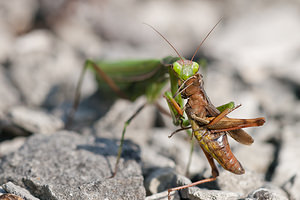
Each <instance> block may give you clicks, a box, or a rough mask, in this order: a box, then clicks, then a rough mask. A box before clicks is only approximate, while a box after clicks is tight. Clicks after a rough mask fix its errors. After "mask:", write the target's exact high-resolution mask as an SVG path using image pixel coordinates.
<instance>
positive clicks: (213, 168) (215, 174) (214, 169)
mask: <svg viewBox="0 0 300 200" xmlns="http://www.w3.org/2000/svg"><path fill="white" fill-rule="evenodd" d="M200 147H201V149H202V150H203V152H204V154H205V156H206V158H207V160H208V162H209V165H210V167H211V173H212V177H211V178H206V179H202V180H200V181H196V182H194V183H191V184H188V185H183V186H179V187H175V188H171V189H168V200H170V199H171V192H173V191H177V190H182V189H185V188H189V187H192V186H196V185H200V184H203V183H208V182H212V181H215V180H216V179H217V177H218V176H219V171H218V168H217V166H216V164H215V162H214V159H213V157H212V156H211V155H209V154H208V153H207V152H206V151H205V150H204V149H203V148H202V146H200Z"/></svg>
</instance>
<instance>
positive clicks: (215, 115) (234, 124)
mask: <svg viewBox="0 0 300 200" xmlns="http://www.w3.org/2000/svg"><path fill="white" fill-rule="evenodd" d="M219 22H220V21H219ZM219 22H218V23H217V24H216V25H215V26H214V27H213V28H212V29H211V30H210V32H209V33H208V34H207V35H206V37H205V38H204V39H203V40H202V42H201V43H200V45H199V46H198V48H197V49H196V51H195V53H194V55H193V57H192V58H191V59H190V60H185V59H184V58H183V57H182V56H181V55H180V54H179V53H178V51H177V50H176V49H175V48H174V47H173V45H172V44H170V42H169V41H168V40H167V39H166V38H165V37H164V36H163V35H162V34H161V33H159V32H158V31H157V30H156V29H155V28H153V27H152V26H150V25H148V24H147V25H148V26H150V27H151V28H152V29H153V30H154V31H155V32H157V33H158V34H159V35H160V36H161V37H162V38H163V39H164V40H165V41H166V42H167V43H168V44H169V45H170V46H171V47H172V48H173V49H174V50H175V52H176V54H177V55H178V57H166V58H164V59H162V60H158V59H153V60H123V61H117V62H95V61H92V60H88V61H86V63H85V66H84V69H83V71H82V73H81V76H80V79H79V81H78V84H77V88H76V94H75V98H74V99H75V100H74V103H73V109H72V111H71V112H70V116H71V117H70V118H72V116H73V115H74V112H75V111H76V109H77V107H78V104H79V99H80V87H81V84H82V81H83V76H84V73H85V71H86V69H88V68H91V69H92V70H93V71H95V72H96V74H97V76H98V78H101V79H103V80H104V81H105V82H106V83H107V84H108V86H109V87H110V88H111V89H112V90H113V91H114V92H115V93H116V94H117V95H118V96H119V97H121V98H125V99H128V100H131V101H134V100H135V99H136V98H138V97H139V96H141V95H145V96H146V98H147V103H145V104H143V105H142V106H141V107H139V108H138V110H137V111H136V112H135V113H133V115H132V116H131V117H130V118H129V119H128V120H127V121H126V122H125V124H124V128H123V131H122V137H121V141H120V146H119V149H118V155H117V160H116V164H115V170H114V172H113V174H112V177H114V176H115V175H116V173H117V169H118V163H119V161H120V158H121V153H122V147H123V141H124V137H125V133H126V128H127V126H128V125H129V124H130V122H131V121H132V120H133V119H134V118H135V117H136V116H137V115H138V113H139V112H140V111H141V110H142V109H143V108H144V107H145V106H146V104H148V103H155V102H156V100H157V99H158V98H159V97H160V96H161V93H162V89H163V88H164V86H165V85H166V84H167V82H168V81H170V85H171V90H170V91H167V92H165V93H164V98H165V99H166V101H167V103H168V106H169V110H170V113H171V116H172V118H173V123H174V124H175V125H176V126H180V129H178V130H176V131H174V132H173V133H172V134H171V136H172V135H174V134H175V133H177V132H179V131H181V130H187V129H192V135H193V136H195V138H196V139H197V141H198V143H199V145H200V147H201V148H202V150H203V152H204V154H205V156H206V158H207V159H208V161H209V164H210V166H211V168H212V176H213V177H212V178H207V179H203V180H200V181H197V182H195V183H192V184H189V185H185V186H179V187H176V188H171V189H169V190H168V199H170V193H171V192H172V191H176V190H180V189H184V188H187V187H191V186H194V185H198V184H201V183H205V182H210V181H214V180H216V177H217V176H218V169H217V167H216V165H215V163H214V159H215V160H217V161H218V162H219V164H220V165H221V166H222V167H223V168H224V169H226V170H229V171H231V172H232V173H235V174H243V173H244V169H243V168H242V166H241V164H240V163H239V162H238V160H237V159H236V158H235V157H234V155H233V153H232V152H231V150H230V147H229V144H228V141H227V134H228V135H230V136H231V137H232V138H233V139H235V140H236V141H238V142H240V143H242V144H247V145H249V144H251V143H253V139H252V137H251V136H250V135H248V134H247V133H246V132H245V131H243V130H242V128H246V127H254V126H261V125H263V124H264V123H265V119H264V118H263V117H261V118H255V119H232V118H228V117H227V114H229V113H230V112H231V111H233V110H234V109H236V108H237V107H239V106H237V107H235V106H234V103H233V102H230V103H228V104H225V105H223V106H220V107H218V108H216V107H215V106H214V105H213V104H212V103H211V102H210V100H209V98H208V96H207V95H206V93H205V90H204V87H203V79H202V75H201V74H199V72H198V71H199V64H198V63H196V62H194V61H193V58H194V56H195V55H196V53H197V51H198V50H199V48H200V46H201V45H202V44H203V42H204V41H205V40H206V39H207V37H208V36H209V35H210V33H211V32H212V31H213V30H214V28H215V27H216V26H217V25H218V24H219ZM137 69H139V70H137ZM184 99H187V103H186V104H185V102H184ZM163 112H165V111H163Z"/></svg>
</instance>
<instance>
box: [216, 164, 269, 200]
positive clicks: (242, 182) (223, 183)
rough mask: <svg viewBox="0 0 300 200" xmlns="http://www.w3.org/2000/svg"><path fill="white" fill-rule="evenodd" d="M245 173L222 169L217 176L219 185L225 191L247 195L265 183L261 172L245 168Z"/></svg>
mask: <svg viewBox="0 0 300 200" xmlns="http://www.w3.org/2000/svg"><path fill="white" fill-rule="evenodd" d="M245 171H246V172H245V174H243V175H236V174H233V173H231V172H228V171H225V170H222V171H221V172H220V176H219V177H218V178H217V183H218V186H219V187H220V189H221V190H223V191H231V192H235V193H237V194H239V195H240V196H247V194H249V192H251V191H253V190H254V189H256V188H258V187H260V186H262V185H263V184H264V181H263V176H262V175H261V174H258V173H255V172H252V171H250V170H247V168H246V169H245Z"/></svg>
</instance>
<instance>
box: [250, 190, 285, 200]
mask: <svg viewBox="0 0 300 200" xmlns="http://www.w3.org/2000/svg"><path fill="white" fill-rule="evenodd" d="M281 193H282V191H281ZM249 198H250V199H268V200H288V198H287V197H286V195H284V194H278V193H277V192H276V191H273V190H271V189H269V188H259V189H257V190H255V191H253V192H252V193H250V194H249V196H248V198H246V200H248V199H249Z"/></svg>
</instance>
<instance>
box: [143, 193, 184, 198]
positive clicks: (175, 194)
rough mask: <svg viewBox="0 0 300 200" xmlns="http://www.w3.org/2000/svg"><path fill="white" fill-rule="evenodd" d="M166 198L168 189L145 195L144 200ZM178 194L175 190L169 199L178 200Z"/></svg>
mask: <svg viewBox="0 0 300 200" xmlns="http://www.w3.org/2000/svg"><path fill="white" fill-rule="evenodd" d="M158 199H159V200H168V191H164V192H160V193H156V194H153V195H151V196H147V197H146V198H145V200H158ZM180 199H181V198H180V196H179V193H178V192H175V193H174V194H172V196H171V200H180Z"/></svg>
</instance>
